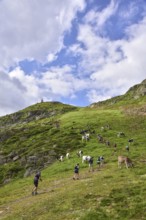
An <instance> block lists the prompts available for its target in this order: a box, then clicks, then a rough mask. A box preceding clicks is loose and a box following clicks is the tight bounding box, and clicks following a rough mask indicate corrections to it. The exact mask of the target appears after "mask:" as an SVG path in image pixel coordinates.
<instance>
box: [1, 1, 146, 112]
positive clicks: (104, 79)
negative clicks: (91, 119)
mask: <svg viewBox="0 0 146 220" xmlns="http://www.w3.org/2000/svg"><path fill="white" fill-rule="evenodd" d="M145 44H146V0H35V1H34V0H21V1H20V0H0V116H3V115H6V114H10V113H13V112H16V111H19V110H21V109H23V108H25V107H27V106H30V105H32V104H35V103H37V102H40V101H41V99H43V100H44V101H60V102H62V103H67V104H71V105H76V106H87V105H89V104H91V103H93V102H98V101H101V100H105V99H108V98H111V97H114V96H117V95H122V94H124V93H125V92H127V90H128V89H129V88H130V87H131V86H133V85H135V84H138V83H141V82H142V80H144V79H146V46H145Z"/></svg>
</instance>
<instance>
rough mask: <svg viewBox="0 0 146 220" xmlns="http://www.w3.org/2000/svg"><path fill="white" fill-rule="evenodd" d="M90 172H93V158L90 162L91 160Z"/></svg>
mask: <svg viewBox="0 0 146 220" xmlns="http://www.w3.org/2000/svg"><path fill="white" fill-rule="evenodd" d="M90 171H92V172H93V157H91V158H90V160H89V172H90Z"/></svg>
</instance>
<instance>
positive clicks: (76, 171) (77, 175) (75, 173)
mask: <svg viewBox="0 0 146 220" xmlns="http://www.w3.org/2000/svg"><path fill="white" fill-rule="evenodd" d="M73 179H74V180H75V179H77V180H78V179H79V163H77V164H76V166H75V167H74V177H73Z"/></svg>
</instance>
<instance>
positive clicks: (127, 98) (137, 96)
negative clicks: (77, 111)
mask: <svg viewBox="0 0 146 220" xmlns="http://www.w3.org/2000/svg"><path fill="white" fill-rule="evenodd" d="M145 103H146V79H145V80H143V81H142V82H141V83H140V84H137V85H134V86H133V87H131V88H130V89H129V90H128V91H127V92H126V93H125V94H124V95H121V96H116V97H113V98H111V99H108V100H105V101H101V102H97V103H92V104H91V105H90V106H89V107H90V108H99V107H101V108H102V107H104V108H117V107H122V106H123V107H124V106H129V107H130V106H131V107H133V106H135V105H136V106H137V107H138V106H139V107H141V106H142V105H144V104H145Z"/></svg>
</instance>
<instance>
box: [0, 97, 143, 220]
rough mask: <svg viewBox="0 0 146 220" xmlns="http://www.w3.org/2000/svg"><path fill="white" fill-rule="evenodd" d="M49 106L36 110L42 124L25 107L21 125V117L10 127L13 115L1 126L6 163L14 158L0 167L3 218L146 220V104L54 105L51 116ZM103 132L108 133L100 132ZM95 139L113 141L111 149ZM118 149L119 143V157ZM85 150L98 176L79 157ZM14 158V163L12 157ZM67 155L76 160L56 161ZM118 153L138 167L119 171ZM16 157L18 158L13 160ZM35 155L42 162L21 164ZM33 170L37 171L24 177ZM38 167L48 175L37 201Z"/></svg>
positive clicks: (1, 215) (0, 205) (41, 184)
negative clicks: (84, 135) (85, 135)
mask: <svg viewBox="0 0 146 220" xmlns="http://www.w3.org/2000/svg"><path fill="white" fill-rule="evenodd" d="M48 104H49V103H40V104H37V105H39V106H41V105H42V106H41V107H42V109H43V110H42V112H41V117H40V118H36V117H38V116H40V113H38V115H37V116H36V115H35V118H34V117H33V116H34V115H33V113H30V112H32V111H38V108H37V106H33V107H30V108H29V109H27V110H28V112H27V113H26V110H23V111H22V112H19V114H20V115H21V116H20V118H19V120H18V119H16V118H17V117H16V116H17V114H15V117H16V118H15V119H13V120H16V121H13V122H12V121H11V120H12V118H13V117H12V115H10V116H11V117H10V116H6V118H5V117H4V118H3V117H2V118H1V120H0V123H1V137H3V139H1V145H0V151H1V158H3V160H4V156H5V158H7V159H8V161H6V162H5V163H4V164H1V166H0V169H1V172H0V175H1V176H0V177H1V184H2V186H1V188H0V195H1V197H0V219H5V220H8V219H9V220H13V219H14V220H20V219H23V220H25V219H27V220H28V219H29V220H31V219H38V220H45V219H46V220H48V219H49V220H52V219H55V220H58V219H59V220H63V219H65V220H71V219H72V220H77V219H78V220H89V219H90V220H98V219H100V220H101V219H120V220H123V219H125V220H129V219H131V220H139V219H146V208H145V207H146V202H145V201H146V200H145V199H146V186H145V181H146V165H145V164H146V135H145V134H146V116H145V112H144V109H145V102H143V104H142V103H141V101H140V102H139V103H137V102H135V103H134V104H133V105H134V106H135V107H134V108H136V109H137V111H134V108H133V107H132V104H129V103H128V102H127V103H126V102H125V103H124V105H123V106H117V107H115V108H109V107H108V108H103V107H102V108H101V109H100V108H90V107H89V108H77V107H72V106H66V105H65V106H64V105H63V104H61V103H57V104H56V103H55V106H56V105H57V106H56V110H54V104H53V103H52V104H53V106H52V104H51V110H50V108H49V107H48ZM44 106H45V107H44ZM35 108H36V109H35ZM44 108H45V109H49V114H48V112H47V113H46V110H45V113H44V114H43V111H44ZM62 109H63V110H62ZM138 109H139V111H138ZM142 109H143V111H142ZM50 112H51V114H50ZM35 114H36V112H35ZM52 114H53V115H52ZM30 115H31V118H28V117H30ZM28 119H29V120H28ZM107 125H108V126H107ZM101 127H104V128H105V129H102V130H101ZM81 130H89V131H90V140H89V141H88V142H82V140H81V134H80V131H81ZM118 132H124V134H125V136H124V137H118V135H117V134H118ZM97 134H101V135H102V136H103V139H104V141H105V142H106V141H109V142H110V146H107V145H106V144H105V142H104V143H99V141H98V139H97ZM130 138H133V139H134V142H133V143H131V144H130V145H129V148H130V151H129V152H127V151H126V150H125V146H126V145H127V144H129V143H128V140H129V139H130ZM114 143H116V144H117V151H116V152H114V147H113V145H114ZM80 149H81V150H83V152H84V155H86V154H88V155H91V156H94V172H88V171H89V170H88V164H82V162H81V158H78V157H77V155H76V151H77V150H80ZM14 151H15V156H14ZM12 152H13V156H14V157H13V156H12V155H10V154H11V153H12ZM66 152H70V154H71V158H70V159H69V160H67V159H66V158H65V160H64V162H59V161H58V160H56V156H58V155H61V154H63V155H65V154H66ZM48 155H49V159H48ZM100 155H103V156H104V158H105V164H104V166H103V167H102V168H100V169H99V168H98V167H97V165H96V159H97V157H98V156H100ZM118 155H125V156H129V157H130V158H131V159H132V161H133V163H134V168H129V169H126V168H125V167H124V166H123V167H122V168H121V169H120V168H118V166H117V156H118ZM10 156H11V157H10ZM16 156H19V158H18V159H17V158H16V161H15V160H14V158H15V157H16ZM31 156H36V157H37V161H36V163H35V164H33V163H32V164H29V163H25V162H24V163H23V159H24V158H27V159H28V158H29V157H31ZM46 157H47V161H45V158H46ZM1 160H2V159H1ZM77 162H78V163H79V164H80V179H79V180H73V179H72V177H73V170H74V166H75V164H76V163H77ZM28 168H31V169H32V173H31V175H30V176H27V177H24V173H25V172H26V170H27V169H28ZM37 169H41V170H42V179H43V181H42V182H40V183H39V189H38V195H36V196H32V195H31V191H32V188H33V177H34V172H35V170H37ZM9 179H10V182H9V181H8V182H9V183H7V184H5V185H3V183H4V180H9Z"/></svg>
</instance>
